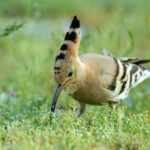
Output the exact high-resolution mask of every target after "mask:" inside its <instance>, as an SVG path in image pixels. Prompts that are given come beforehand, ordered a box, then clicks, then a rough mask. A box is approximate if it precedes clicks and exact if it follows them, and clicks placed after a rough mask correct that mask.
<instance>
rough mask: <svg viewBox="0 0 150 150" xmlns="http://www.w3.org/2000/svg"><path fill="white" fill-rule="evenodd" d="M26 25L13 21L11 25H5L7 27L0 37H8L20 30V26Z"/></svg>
mask: <svg viewBox="0 0 150 150" xmlns="http://www.w3.org/2000/svg"><path fill="white" fill-rule="evenodd" d="M22 27H24V23H20V24H17V23H13V24H12V25H10V26H7V27H5V29H4V30H3V31H2V33H0V37H6V36H9V35H10V34H12V33H14V32H16V31H18V30H19V29H20V28H22Z"/></svg>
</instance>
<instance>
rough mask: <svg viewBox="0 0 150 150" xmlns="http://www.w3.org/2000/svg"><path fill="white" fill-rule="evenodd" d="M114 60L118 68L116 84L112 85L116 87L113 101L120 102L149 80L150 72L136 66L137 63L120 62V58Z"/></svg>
mask: <svg viewBox="0 0 150 150" xmlns="http://www.w3.org/2000/svg"><path fill="white" fill-rule="evenodd" d="M114 59H115V62H116V66H117V71H116V72H117V74H116V76H115V79H114V83H112V85H111V86H113V87H115V88H114V89H113V92H112V93H113V96H112V100H113V101H119V100H121V99H124V98H126V97H127V95H128V93H129V91H130V89H131V88H133V87H135V86H137V85H138V84H140V83H141V82H142V81H144V80H145V79H147V78H149V77H150V71H149V70H147V69H145V68H144V67H142V66H140V65H136V63H135V64H134V63H131V62H130V61H127V60H120V59H119V58H114ZM134 62H137V61H134ZM110 89H111V88H110Z"/></svg>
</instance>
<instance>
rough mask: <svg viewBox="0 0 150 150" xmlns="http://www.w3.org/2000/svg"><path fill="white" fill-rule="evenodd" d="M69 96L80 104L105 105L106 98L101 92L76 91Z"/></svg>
mask: <svg viewBox="0 0 150 150" xmlns="http://www.w3.org/2000/svg"><path fill="white" fill-rule="evenodd" d="M71 96H72V97H73V98H74V99H75V100H77V101H78V102H80V103H84V104H90V105H101V104H103V103H107V102H108V100H107V97H106V96H103V94H101V92H99V93H96V92H91V91H86V92H85V91H82V90H78V91H76V92H75V93H73V94H71Z"/></svg>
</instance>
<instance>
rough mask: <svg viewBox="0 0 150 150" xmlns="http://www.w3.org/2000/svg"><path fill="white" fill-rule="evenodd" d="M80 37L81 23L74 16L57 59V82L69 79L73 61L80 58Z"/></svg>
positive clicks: (55, 71)
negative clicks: (65, 78)
mask: <svg viewBox="0 0 150 150" xmlns="http://www.w3.org/2000/svg"><path fill="white" fill-rule="evenodd" d="M80 36H81V34H80V21H79V20H78V18H77V17H76V16H74V18H73V20H72V22H71V24H70V28H69V30H68V32H67V33H66V35H65V38H64V42H63V43H62V45H61V46H60V48H59V51H58V54H57V56H56V58H55V66H54V78H55V80H56V81H59V82H61V80H64V77H67V75H68V72H69V71H70V68H71V65H72V62H73V60H74V59H75V58H76V57H77V56H78V47H79V44H80Z"/></svg>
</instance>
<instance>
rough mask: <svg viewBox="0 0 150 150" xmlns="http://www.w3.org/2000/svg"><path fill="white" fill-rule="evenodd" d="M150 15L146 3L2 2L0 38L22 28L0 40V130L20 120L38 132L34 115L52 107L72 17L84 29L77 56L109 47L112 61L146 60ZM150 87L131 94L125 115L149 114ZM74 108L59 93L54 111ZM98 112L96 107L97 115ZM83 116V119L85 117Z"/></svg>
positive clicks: (122, 0) (99, 0) (133, 0)
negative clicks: (11, 29)
mask: <svg viewBox="0 0 150 150" xmlns="http://www.w3.org/2000/svg"><path fill="white" fill-rule="evenodd" d="M149 14H150V1H149V0H115V1H111V0H103V1H102V0H97V1H96V0H93V1H91V0H84V1H80V0H75V1H72V0H59V1H52V0H10V1H9V0H5V1H3V0H0V33H2V32H3V30H4V28H5V27H6V26H9V25H11V24H13V23H19V24H20V23H24V27H23V28H21V29H20V30H18V31H17V32H14V33H12V34H11V35H9V36H7V37H0V125H1V127H2V128H3V127H4V126H7V125H10V126H11V125H12V124H11V123H12V122H13V123H16V122H22V120H21V118H24V120H26V119H28V121H29V122H30V121H31V122H32V123H33V124H32V123H31V124H30V123H29V124H28V125H29V126H30V125H31V126H32V125H33V126H38V127H40V125H39V124H38V123H37V122H38V121H40V119H39V120H38V121H37V120H36V118H38V117H39V118H40V116H39V115H38V114H34V115H33V112H38V113H40V112H43V111H45V112H46V110H47V108H48V106H49V104H50V103H51V100H52V96H53V93H54V89H55V82H54V80H53V64H54V58H55V55H56V50H57V49H58V48H59V46H60V45H61V43H62V41H63V39H64V35H65V32H66V31H67V29H68V27H69V24H70V21H71V20H72V17H73V16H74V15H76V16H78V18H79V19H80V21H81V25H82V27H81V28H82V40H81V45H80V49H79V54H80V55H81V54H84V53H87V52H93V53H99V54H101V53H102V49H103V48H107V49H109V50H110V51H111V52H112V53H113V54H114V55H116V56H128V57H132V56H136V57H141V58H145V59H150V43H149V40H150V16H149ZM149 85H150V80H147V82H144V83H143V84H141V85H140V86H138V87H137V88H135V89H134V90H132V92H131V94H130V97H129V98H128V99H127V100H126V103H127V113H131V114H133V113H135V114H136V113H144V112H147V111H148V114H149V110H150V86H149ZM77 106H78V104H77V102H75V101H73V99H72V98H70V97H69V96H67V94H66V93H62V94H61V96H60V98H59V102H58V105H57V109H59V108H63V110H65V111H66V112H68V111H71V110H74V108H76V107H77ZM100 109H101V108H100V107H96V110H97V112H99V113H101V112H100ZM86 113H87V116H88V115H90V114H93V115H94V113H95V107H93V106H88V109H87V112H86ZM19 114H20V115H21V117H20V116H19ZM87 116H86V114H85V118H86V117H87ZM90 116H91V115H90ZM91 117H92V116H91ZM30 118H32V119H31V120H30ZM85 118H84V119H85ZM148 118H149V116H148ZM36 121H37V122H36ZM23 125H24V124H23ZM19 127H20V126H19ZM19 127H18V128H19ZM13 129H14V128H12V130H13ZM19 129H20V130H21V128H19ZM27 130H29V128H27ZM21 131H22V130H21ZM4 133H5V132H4ZM4 135H5V134H4ZM12 136H14V134H12ZM26 136H27V135H26ZM137 136H139V135H137ZM2 137H3V136H1V138H2ZM14 137H15V136H14ZM17 137H18V139H19V137H20V135H18V136H17ZM35 137H36V136H35ZM69 138H71V137H69ZM3 141H5V140H3ZM56 141H57V140H56ZM56 141H54V142H53V143H55V142H56ZM17 142H18V143H19V141H16V143H17ZM57 142H58V141H57ZM1 143H2V140H1ZM8 143H9V142H8ZM33 143H34V142H33ZM5 144H6V143H5V142H4V145H5ZM9 144H10V143H9ZM19 144H20V143H19ZM2 145H3V144H2ZM6 145H7V144H6ZM6 145H5V146H6ZM37 145H38V144H37ZM110 145H111V144H110ZM112 147H113V146H112ZM3 148H4V147H3ZM15 148H16V147H15ZM65 148H66V147H65ZM31 149H32V148H31ZM58 149H59V148H58Z"/></svg>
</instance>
